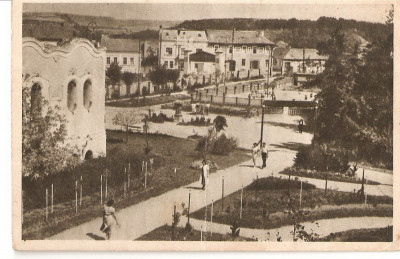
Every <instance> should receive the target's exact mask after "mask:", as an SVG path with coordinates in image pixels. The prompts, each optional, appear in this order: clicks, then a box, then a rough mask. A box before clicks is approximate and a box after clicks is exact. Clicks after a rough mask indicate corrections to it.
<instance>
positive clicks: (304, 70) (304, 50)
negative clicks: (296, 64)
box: [303, 46, 306, 73]
mask: <svg viewBox="0 0 400 259" xmlns="http://www.w3.org/2000/svg"><path fill="white" fill-rule="evenodd" d="M305 55H306V49H305V47H304V46H303V73H305V72H306V63H305Z"/></svg>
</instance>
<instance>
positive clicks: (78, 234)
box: [50, 149, 392, 240]
mask: <svg viewBox="0 0 400 259" xmlns="http://www.w3.org/2000/svg"><path fill="white" fill-rule="evenodd" d="M295 154H296V152H295V151H292V150H288V149H274V150H271V152H270V156H269V158H268V165H269V166H268V167H267V168H265V169H264V170H261V169H259V168H253V167H252V166H250V165H251V164H252V163H251V162H250V161H247V162H244V163H243V164H240V165H236V166H232V167H229V168H226V169H224V170H218V171H217V172H216V173H213V174H211V175H210V184H209V186H208V188H207V190H206V191H202V190H200V189H199V187H200V184H199V182H194V183H192V184H189V185H187V186H183V187H180V188H178V189H174V190H171V191H168V192H166V193H164V194H162V195H160V196H157V197H153V198H150V199H148V200H146V201H143V202H140V203H138V204H136V205H133V206H130V207H128V208H125V209H122V210H120V211H118V212H117V214H116V216H117V218H118V220H119V222H120V225H121V226H122V227H120V228H119V229H116V231H115V235H114V236H113V239H116V240H134V239H137V238H138V237H140V236H142V235H144V234H146V233H148V232H150V231H152V230H153V229H155V228H157V227H160V226H163V225H165V224H171V222H172V214H173V209H174V205H176V207H177V211H178V212H179V211H180V210H181V204H182V203H185V204H186V206H187V204H188V196H189V193H191V206H190V210H191V211H196V210H198V209H201V208H202V207H204V206H206V205H209V204H211V201H212V200H214V201H216V200H219V199H220V198H221V195H222V179H224V195H225V196H226V195H229V194H232V193H234V192H236V191H238V190H240V189H241V188H242V186H247V185H249V184H251V183H252V182H253V180H254V179H256V177H257V176H258V177H259V178H262V177H268V176H271V175H275V176H276V175H278V173H279V172H280V171H282V170H283V169H284V168H286V167H289V166H291V165H292V164H293V158H294V156H295ZM282 177H285V175H282ZM306 180H307V181H308V182H310V183H312V184H316V185H317V188H325V182H324V181H323V180H318V179H306ZM328 183H330V184H332V185H331V186H335V187H337V189H338V190H339V191H352V190H353V189H355V188H358V187H359V184H351V183H332V182H328ZM336 185H337V186H336ZM342 186H344V187H343V188H342ZM328 187H330V185H328ZM377 187H378V186H376V185H375V186H373V185H371V186H369V185H368V186H366V190H367V192H368V193H369V194H374V195H390V196H391V193H392V191H391V186H387V187H388V188H390V191H389V190H388V191H387V193H382V192H381V190H380V189H379V188H377ZM385 190H386V189H385ZM100 225H101V218H100V217H99V218H98V219H94V220H91V221H89V222H87V223H84V224H81V225H79V226H77V227H74V228H71V229H68V230H65V231H63V232H61V233H59V234H57V235H55V236H53V237H51V238H50V239H53V240H81V239H82V240H83V239H93V238H94V239H97V238H101V237H103V236H104V234H102V233H101V232H100V231H99V228H100Z"/></svg>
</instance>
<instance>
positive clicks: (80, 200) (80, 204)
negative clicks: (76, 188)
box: [79, 175, 82, 207]
mask: <svg viewBox="0 0 400 259" xmlns="http://www.w3.org/2000/svg"><path fill="white" fill-rule="evenodd" d="M79 184H80V193H79V206H80V207H82V175H81V180H80V181H79Z"/></svg>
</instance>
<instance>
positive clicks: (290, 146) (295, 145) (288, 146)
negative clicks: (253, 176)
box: [270, 142, 307, 152]
mask: <svg viewBox="0 0 400 259" xmlns="http://www.w3.org/2000/svg"><path fill="white" fill-rule="evenodd" d="M271 146H272V147H277V148H285V149H289V150H294V151H299V150H300V148H301V147H304V146H307V145H305V144H302V143H297V142H289V143H284V144H271ZM271 151H272V150H270V152H271ZM272 152H273V151H272Z"/></svg>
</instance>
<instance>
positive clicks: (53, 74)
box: [22, 38, 106, 159]
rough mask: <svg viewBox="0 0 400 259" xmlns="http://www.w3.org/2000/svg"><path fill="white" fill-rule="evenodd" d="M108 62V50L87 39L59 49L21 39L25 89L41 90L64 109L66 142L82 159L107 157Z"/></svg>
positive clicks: (67, 44) (78, 40) (32, 40)
mask: <svg viewBox="0 0 400 259" xmlns="http://www.w3.org/2000/svg"><path fill="white" fill-rule="evenodd" d="M105 62H106V52H105V50H104V49H100V48H96V47H95V46H94V45H93V44H92V43H91V42H90V41H88V40H86V39H79V38H76V39H74V40H72V41H69V42H67V43H64V44H62V45H60V46H53V45H50V44H45V43H43V42H40V41H38V40H36V39H34V38H23V40H22V71H23V78H24V79H25V80H24V87H30V88H31V89H32V90H31V91H32V92H33V91H35V92H36V93H37V91H40V93H41V94H42V95H43V97H44V98H45V99H47V100H48V101H49V103H50V105H56V104H57V105H59V106H60V107H61V112H62V113H63V114H64V115H65V119H66V121H67V123H66V127H67V133H68V136H67V139H66V143H68V144H70V145H71V146H72V147H76V148H77V150H78V151H77V152H78V154H77V155H79V156H80V157H81V158H82V159H84V158H90V157H98V156H102V155H106V134H105V125H104V112H105V104H104V93H105V88H104V85H105V74H104V70H105ZM31 104H32V105H33V100H32V101H31Z"/></svg>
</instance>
